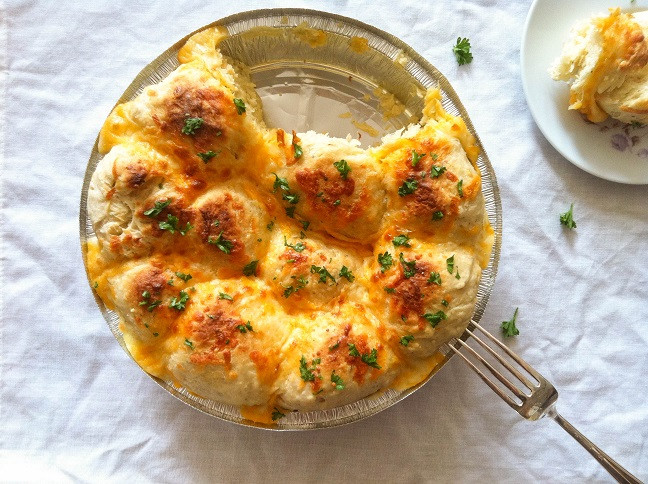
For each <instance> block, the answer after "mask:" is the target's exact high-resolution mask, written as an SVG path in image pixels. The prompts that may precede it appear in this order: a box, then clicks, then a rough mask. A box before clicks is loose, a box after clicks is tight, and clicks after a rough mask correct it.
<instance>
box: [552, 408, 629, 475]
mask: <svg viewBox="0 0 648 484" xmlns="http://www.w3.org/2000/svg"><path fill="white" fill-rule="evenodd" d="M546 415H547V416H548V417H551V418H553V419H554V421H555V422H556V423H557V424H558V425H560V426H561V427H562V428H563V429H564V430H565V432H567V433H568V434H569V435H571V436H572V437H574V439H575V440H576V442H578V443H579V444H580V445H582V446H583V447H584V448H585V450H586V451H587V452H589V453H590V454H592V456H593V457H594V458H595V459H596V460H597V461H598V462H599V464H601V465H602V466H603V467H604V468H605V470H606V471H608V472H609V473H610V475H611V476H612V477H614V479H616V481H617V482H623V483H631V484H641V481H640V480H639V479H637V478H636V477H635V476H633V475H632V474H630V473H629V472H628V471H627V470H626V469H625V468H624V467H623V466H621V465H620V464H619V463H618V462H616V461H615V460H614V459H613V458H612V457H610V456H609V455H607V454H606V453H605V452H603V451H602V450H601V449H599V448H598V447H597V446H596V445H595V444H594V443H593V442H592V441H591V440H589V439H588V438H587V437H585V436H584V435H583V434H581V433H580V432H579V431H578V430H577V429H576V427H574V426H573V425H572V424H570V423H569V422H568V421H567V420H565V419H564V418H563V417H561V416H560V414H559V413H558V412H557V411H556V409H555V407H554V408H552V409H550V410H549V411H548V412H547V414H546Z"/></svg>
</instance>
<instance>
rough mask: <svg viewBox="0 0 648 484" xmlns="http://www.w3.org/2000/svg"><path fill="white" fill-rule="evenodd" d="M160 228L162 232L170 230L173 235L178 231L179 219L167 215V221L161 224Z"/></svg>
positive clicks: (159, 224)
mask: <svg viewBox="0 0 648 484" xmlns="http://www.w3.org/2000/svg"><path fill="white" fill-rule="evenodd" d="M158 227H160V229H162V230H168V231H169V232H171V233H172V234H175V231H176V230H178V217H176V216H175V215H171V214H170V213H169V214H167V219H166V221H164V222H159V223H158Z"/></svg>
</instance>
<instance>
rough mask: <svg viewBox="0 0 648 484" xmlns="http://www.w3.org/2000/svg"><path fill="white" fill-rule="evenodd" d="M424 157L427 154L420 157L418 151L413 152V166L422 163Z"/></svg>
mask: <svg viewBox="0 0 648 484" xmlns="http://www.w3.org/2000/svg"><path fill="white" fill-rule="evenodd" d="M424 156H425V153H422V154H420V155H419V154H418V153H417V152H416V150H412V166H416V165H418V162H419V161H421V160H422V159H423V157H424Z"/></svg>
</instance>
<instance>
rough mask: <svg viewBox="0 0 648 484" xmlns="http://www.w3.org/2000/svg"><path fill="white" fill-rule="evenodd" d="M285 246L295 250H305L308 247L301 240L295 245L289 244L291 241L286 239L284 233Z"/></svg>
mask: <svg viewBox="0 0 648 484" xmlns="http://www.w3.org/2000/svg"><path fill="white" fill-rule="evenodd" d="M284 246H286V247H290V248H291V249H292V250H294V251H295V252H303V251H304V249H305V248H306V246H305V245H304V244H303V243H301V242H297V243H296V244H294V245H293V244H289V243H288V239H286V236H285V235H284Z"/></svg>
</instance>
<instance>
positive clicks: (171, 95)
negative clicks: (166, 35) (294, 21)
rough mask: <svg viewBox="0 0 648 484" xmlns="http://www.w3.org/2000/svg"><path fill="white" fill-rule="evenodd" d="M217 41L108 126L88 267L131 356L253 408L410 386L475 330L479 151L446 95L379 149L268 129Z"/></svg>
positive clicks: (199, 43) (485, 236)
mask: <svg viewBox="0 0 648 484" xmlns="http://www.w3.org/2000/svg"><path fill="white" fill-rule="evenodd" d="M221 36H222V34H221V33H220V32H219V31H218V30H217V29H207V30H205V31H202V32H200V33H198V34H196V35H194V36H193V37H192V38H190V39H189V41H188V42H187V44H186V45H185V47H183V48H182V49H181V51H180V54H179V59H180V62H181V65H180V66H179V67H178V68H177V69H176V70H175V71H174V72H173V73H171V74H170V75H169V76H168V77H167V78H165V79H164V80H163V81H161V82H160V83H158V84H155V85H151V86H148V87H147V88H145V89H144V90H143V91H142V93H141V94H140V95H139V96H138V97H137V98H135V99H134V100H132V101H130V102H127V103H124V104H120V105H118V106H117V107H116V108H115V109H114V110H113V112H112V113H111V114H110V116H109V117H108V119H107V120H106V122H105V124H104V127H103V128H102V131H101V135H100V141H99V148H100V151H101V152H102V153H104V156H103V158H102V159H101V161H100V162H99V164H98V166H97V168H96V171H95V172H94V175H93V177H92V180H91V184H90V188H89V201H88V209H89V215H90V218H91V220H92V223H93V227H94V230H95V233H96V237H95V238H94V239H92V240H91V241H90V242H89V244H88V252H87V261H88V271H89V274H90V277H91V280H92V281H93V282H96V284H95V288H96V291H97V292H98V294H99V296H100V297H101V298H102V300H103V301H104V303H105V304H106V306H107V307H108V308H110V309H113V310H114V311H116V312H117V313H118V314H119V316H120V321H121V325H120V329H121V330H122V332H123V334H124V339H125V341H126V344H127V347H128V349H129V351H130V353H131V355H132V356H133V357H134V359H135V360H136V361H137V362H138V363H139V364H140V365H141V366H142V368H143V369H144V370H146V371H147V372H149V373H150V374H152V375H154V376H157V377H160V378H162V379H164V380H167V381H171V382H173V383H174V384H176V385H178V386H182V387H185V388H186V389H188V390H189V391H191V392H193V393H195V394H197V395H199V396H201V397H204V398H209V399H213V400H216V401H219V402H222V403H225V404H232V405H240V406H244V407H250V406H261V407H263V408H270V409H289V410H302V411H307V410H316V409H326V408H331V407H336V406H339V405H344V404H347V403H351V402H354V401H357V400H359V399H361V398H363V397H366V396H368V395H371V394H373V393H375V392H376V391H379V390H381V389H385V388H407V387H409V386H411V385H413V384H415V383H418V382H419V381H421V380H423V379H424V378H425V377H426V376H427V375H428V374H429V372H430V370H431V369H432V368H433V366H434V363H435V361H438V356H435V353H436V352H437V350H438V348H439V346H440V345H442V344H443V343H445V342H446V341H448V340H449V339H450V338H452V337H454V336H459V335H460V334H461V333H462V332H463V330H464V329H465V327H466V326H467V324H468V322H469V320H470V317H471V316H472V313H473V311H474V306H475V302H476V294H477V287H478V284H479V279H480V275H481V270H482V269H483V268H484V267H486V265H487V263H488V258H489V255H490V251H491V246H492V237H493V232H492V230H491V228H490V225H489V223H488V219H487V216H486V213H485V209H484V200H483V196H482V193H481V178H480V173H479V170H478V169H477V168H476V164H475V162H476V158H477V155H478V148H477V146H476V144H475V141H474V139H473V137H472V136H471V135H470V133H469V132H468V130H467V129H466V126H465V124H464V123H463V121H462V120H461V119H460V118H457V117H454V116H451V115H450V114H448V113H446V112H445V111H444V109H443V108H442V106H441V102H440V93H439V91H438V90H435V89H433V90H430V91H429V92H428V94H427V98H426V107H425V110H424V113H423V114H424V115H423V118H422V120H421V123H420V124H416V125H412V126H410V127H408V128H407V129H405V130H401V131H399V132H397V133H393V134H391V135H389V136H387V137H385V139H384V140H383V143H382V144H381V145H380V146H377V147H374V148H369V149H362V148H360V146H359V143H358V142H357V141H354V140H351V139H334V138H330V137H328V136H326V135H325V134H320V133H314V132H307V133H299V134H297V133H292V134H289V133H285V132H284V131H282V130H279V129H270V128H267V127H266V126H265V125H264V123H263V120H262V112H261V101H260V100H259V98H258V96H257V95H256V93H255V91H254V88H253V85H252V83H251V82H250V80H249V78H248V76H247V73H246V68H245V66H240V65H236V64H235V63H234V62H232V61H230V60H228V59H226V58H224V57H223V56H222V55H221V53H220V51H219V50H218V48H217V44H218V41H219V39H220V38H221ZM196 119H200V121H195V120H196ZM192 120H194V121H192Z"/></svg>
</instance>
